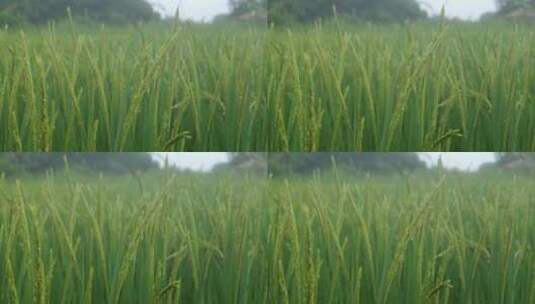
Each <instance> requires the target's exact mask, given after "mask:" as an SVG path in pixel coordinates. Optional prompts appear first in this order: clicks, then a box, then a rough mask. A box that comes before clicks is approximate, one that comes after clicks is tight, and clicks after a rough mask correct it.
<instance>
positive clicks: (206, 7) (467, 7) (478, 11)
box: [149, 0, 496, 21]
mask: <svg viewBox="0 0 535 304" xmlns="http://www.w3.org/2000/svg"><path fill="white" fill-rule="evenodd" d="M149 1H150V2H152V3H154V4H155V5H156V6H158V7H159V8H160V11H162V12H164V13H165V14H167V15H173V14H174V13H175V11H176V7H177V5H178V4H180V16H181V18H182V19H192V20H195V21H210V20H212V18H213V17H214V16H216V15H219V14H223V13H226V12H228V10H229V9H228V5H227V3H228V0H149ZM268 1H269V0H268ZM419 2H420V3H426V4H427V5H423V7H424V8H425V9H426V10H427V11H428V12H429V13H431V14H432V15H437V14H439V13H440V9H441V8H442V5H445V7H446V15H448V16H449V17H459V18H463V19H471V20H474V19H477V18H479V17H480V16H481V15H482V14H484V13H486V12H490V11H493V10H495V9H496V5H495V1H494V0H421V1H419Z"/></svg>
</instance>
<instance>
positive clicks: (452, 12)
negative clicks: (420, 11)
mask: <svg viewBox="0 0 535 304" xmlns="http://www.w3.org/2000/svg"><path fill="white" fill-rule="evenodd" d="M419 2H420V3H427V4H428V5H427V6H431V7H429V8H426V7H427V6H424V8H425V9H426V10H427V11H428V12H429V13H430V14H431V15H438V14H440V10H441V9H442V6H443V5H444V7H445V9H446V16H448V17H458V18H462V19H470V20H475V19H478V18H479V17H481V15H483V14H484V13H488V12H492V11H495V10H496V3H495V1H494V0H422V1H419Z"/></svg>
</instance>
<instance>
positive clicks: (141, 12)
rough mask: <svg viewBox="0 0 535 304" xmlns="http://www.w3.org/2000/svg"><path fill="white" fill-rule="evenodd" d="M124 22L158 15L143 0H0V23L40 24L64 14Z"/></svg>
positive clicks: (142, 19) (154, 17)
mask: <svg viewBox="0 0 535 304" xmlns="http://www.w3.org/2000/svg"><path fill="white" fill-rule="evenodd" d="M69 9H70V11H71V13H72V15H73V16H79V17H86V18H90V19H93V20H98V21H103V22H111V23H126V22H133V21H147V20H151V19H157V18H159V15H158V14H157V13H156V12H155V11H154V9H153V7H152V6H151V4H149V3H148V2H147V1H146V0H113V1H109V0H24V1H21V0H0V24H20V23H31V24H43V23H46V22H49V21H51V20H58V19H62V18H65V17H67V16H68V10H69Z"/></svg>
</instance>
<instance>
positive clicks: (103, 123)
mask: <svg viewBox="0 0 535 304" xmlns="http://www.w3.org/2000/svg"><path fill="white" fill-rule="evenodd" d="M0 45H1V47H0V150H2V151H106V152H109V151H276V152H280V151H298V152H305V151H373V152H376V151H535V132H534V131H535V86H534V85H533V83H535V74H534V72H533V71H534V69H533V67H534V66H535V62H534V61H535V56H534V53H533V51H532V49H533V48H534V46H535V35H534V33H533V31H532V30H531V28H529V27H527V26H512V25H507V24H492V23H491V24H473V25H454V24H442V25H439V26H438V25H434V24H426V23H421V24H409V25H403V26H401V25H362V24H361V25H354V24H353V25H348V24H344V23H335V24H325V25H323V26H322V25H317V26H315V27H312V26H307V27H295V28H290V29H286V30H282V29H278V28H272V29H266V28H261V27H258V28H254V27H253V28H246V27H242V26H227V27H222V28H216V26H210V25H206V26H178V27H173V28H171V27H170V26H161V25H153V26H146V27H143V28H141V27H128V28H113V27H109V26H108V27H100V28H99V27H87V26H83V25H78V24H74V23H70V24H63V25H60V26H50V27H49V28H46V29H42V28H41V29H33V28H30V29H25V30H19V31H14V30H8V31H6V30H3V31H1V32H0Z"/></svg>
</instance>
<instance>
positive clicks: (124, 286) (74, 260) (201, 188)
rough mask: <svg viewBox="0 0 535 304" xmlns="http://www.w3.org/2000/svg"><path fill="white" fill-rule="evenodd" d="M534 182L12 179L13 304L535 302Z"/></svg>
mask: <svg viewBox="0 0 535 304" xmlns="http://www.w3.org/2000/svg"><path fill="white" fill-rule="evenodd" d="M534 186H535V185H534V181H533V179H530V178H514V177H512V176H510V175H504V174H490V173H489V174H488V175H481V174H476V175H463V174H443V173H437V174H434V173H433V174H431V173H422V174H419V173H418V174H415V175H411V176H375V177H374V176H371V177H369V176H368V177H365V176H363V177H355V176H345V175H342V174H341V173H334V174H331V173H329V174H324V175H315V176H314V177H313V178H290V179H278V178H277V179H269V180H268V179H265V178H262V177H255V176H247V175H240V176H239V177H238V176H233V175H226V174H218V175H192V174H189V175H174V174H172V173H170V172H167V173H150V174H149V175H147V176H140V177H137V178H136V177H129V178H117V177H102V176H100V177H97V176H86V175H77V174H74V173H65V174H64V173H56V174H55V175H49V176H48V177H47V178H46V179H45V178H39V177H26V178H23V179H21V180H19V181H14V180H6V179H2V180H0V195H1V196H0V273H2V276H0V302H2V303H489V304H492V303H533V302H534V301H535V271H534V270H535V253H534V248H535V237H534V234H533V231H535V216H534V212H535V199H534V198H535V193H534V191H535V190H533V189H535V187H534Z"/></svg>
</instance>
